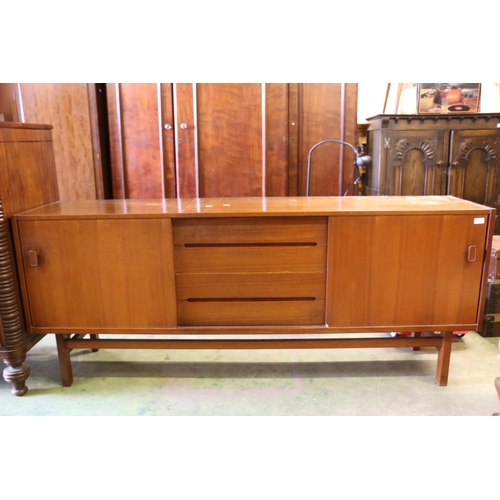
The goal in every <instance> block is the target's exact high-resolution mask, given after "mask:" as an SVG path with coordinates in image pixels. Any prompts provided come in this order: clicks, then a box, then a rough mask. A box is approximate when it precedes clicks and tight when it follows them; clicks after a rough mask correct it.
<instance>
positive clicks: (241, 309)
mask: <svg viewBox="0 0 500 500" xmlns="http://www.w3.org/2000/svg"><path fill="white" fill-rule="evenodd" d="M177 315H178V321H179V326H218V325H220V326H231V325H241V326H266V325H269V326H276V325H323V324H324V323H325V300H324V299H312V298H311V299H307V300H279V299H277V300H240V299H235V300H195V301H187V300H185V301H179V302H178V305H177Z"/></svg>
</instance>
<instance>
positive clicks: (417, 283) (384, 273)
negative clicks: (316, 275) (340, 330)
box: [327, 215, 488, 331]
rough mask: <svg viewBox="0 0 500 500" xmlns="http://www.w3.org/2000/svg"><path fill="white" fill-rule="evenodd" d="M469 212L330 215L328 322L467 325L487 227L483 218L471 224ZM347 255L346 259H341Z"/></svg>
mask: <svg viewBox="0 0 500 500" xmlns="http://www.w3.org/2000/svg"><path fill="white" fill-rule="evenodd" d="M475 219H476V217H475V216H474V215H409V216H397V215H384V216H379V217H370V216H363V217H356V218H354V217H347V216H346V217H331V218H330V233H329V235H330V238H331V243H330V245H329V248H331V249H332V250H331V251H330V252H329V258H330V260H329V262H328V266H329V270H330V272H329V283H328V289H329V290H330V293H331V295H330V299H331V300H330V302H329V307H328V313H327V322H328V324H329V325H330V326H346V327H366V326H373V325H378V326H387V327H390V326H391V325H399V326H402V327H405V326H408V325H414V326H415V328H416V330H418V331H420V330H421V329H422V328H424V329H427V328H426V327H428V326H429V325H430V326H433V327H434V328H432V330H434V329H435V330H440V329H442V327H443V325H454V324H457V325H458V324H460V325H469V328H470V329H473V328H474V325H476V323H477V321H478V308H479V302H478V301H479V297H480V292H481V286H482V281H481V279H482V272H481V269H482V267H483V264H484V261H485V255H484V249H485V247H486V245H487V235H488V233H487V224H486V220H484V221H483V222H482V223H480V224H475V223H474V220H475ZM479 219H480V220H481V219H482V218H481V217H480V218H479ZM335 241H342V244H340V245H338V244H337V245H335ZM469 248H471V255H470V258H471V259H474V260H473V261H472V262H469V261H468V249H469ZM472 252H473V254H472ZM349 259H352V263H353V265H351V266H346V265H345V263H346V262H347V261H349ZM457 330H458V328H457Z"/></svg>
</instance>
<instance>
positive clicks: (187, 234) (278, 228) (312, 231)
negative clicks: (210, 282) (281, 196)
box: [173, 217, 328, 246]
mask: <svg viewBox="0 0 500 500" xmlns="http://www.w3.org/2000/svg"><path fill="white" fill-rule="evenodd" d="M327 227H328V225H327V218H326V217H235V218H230V219H227V218H225V219H221V218H207V219H176V220H174V221H173V231H174V245H176V246H185V245H187V246H190V245H203V244H205V245H218V244H244V243H247V244H265V243H268V244H273V243H274V244H277V243H282V244H287V243H288V244H290V243H296V244H316V245H325V244H326V239H327Z"/></svg>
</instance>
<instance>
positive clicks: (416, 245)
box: [14, 196, 494, 386]
mask: <svg viewBox="0 0 500 500" xmlns="http://www.w3.org/2000/svg"><path fill="white" fill-rule="evenodd" d="M493 220H494V210H493V209H491V208H488V207H485V206H481V205H478V204H475V203H472V202H469V201H465V200H461V199H458V198H455V197H444V196H442V197H441V196H438V197H434V196H433V197H354V196H353V197H270V198H262V197H253V198H213V199H210V198H209V199H199V198H196V199H178V200H168V199H160V200H108V201H80V202H78V201H75V202H58V203H52V204H50V205H46V206H43V207H40V208H36V209H33V210H30V211H27V212H24V213H21V214H17V215H16V216H15V217H14V234H15V239H16V249H17V257H18V262H19V266H20V275H21V280H20V282H21V288H22V294H23V299H24V304H25V317H26V321H27V325H28V331H29V332H30V333H32V334H46V333H55V334H56V339H57V344H58V348H59V355H60V364H61V373H62V380H63V385H65V386H68V385H71V383H72V381H73V376H72V371H71V362H70V357H69V352H70V350H71V349H73V348H84V347H85V348H86V347H91V348H99V347H100V348H181V349H182V348H184V349H191V348H196V349H198V348H209V349H214V348H215V349H218V348H324V347H391V346H392V347H404V346H405V347H414V348H418V347H421V346H434V347H436V348H437V349H438V364H437V370H436V380H437V382H438V384H439V385H446V384H447V379H448V370H449V360H450V353H451V339H452V332H453V331H454V330H455V331H457V330H475V329H477V328H478V327H479V326H480V324H481V319H482V314H483V311H484V295H485V294H484V292H485V286H486V280H487V276H488V268H489V253H490V246H491V237H492V230H493ZM389 331H407V332H422V331H432V332H436V331H437V332H442V335H436V336H432V337H426V336H420V335H419V334H416V335H414V336H412V337H404V338H402V337H399V338H392V337H389V336H387V334H385V335H383V336H380V335H378V336H377V335H376V334H377V332H378V333H380V332H389ZM99 333H106V334H117V337H115V338H111V339H103V338H99V339H96V338H94V339H92V338H91V339H88V338H82V337H83V336H85V334H92V335H97V334H99ZM337 333H347V334H354V333H356V334H357V333H360V336H359V335H358V336H357V337H356V336H354V338H339V337H338V336H336V335H333V338H331V337H332V335H324V334H337ZM118 334H162V335H175V337H174V338H172V337H168V338H166V339H165V338H162V339H149V338H148V339H144V340H141V339H136V338H134V339H131V338H118ZM258 334H266V335H268V337H265V338H262V337H261V336H260V335H258ZM271 334H272V336H271V337H270V338H269V335H271ZM366 334H371V335H366ZM373 334H375V337H374V336H373ZM179 335H181V337H179ZM193 335H196V338H193ZM248 335H250V338H248ZM342 337H343V336H342ZM351 337H352V335H351Z"/></svg>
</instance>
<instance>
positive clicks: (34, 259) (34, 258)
mask: <svg viewBox="0 0 500 500" xmlns="http://www.w3.org/2000/svg"><path fill="white" fill-rule="evenodd" d="M28 258H29V261H30V266H31V267H36V266H38V255H37V253H36V250H30V251H29V252H28Z"/></svg>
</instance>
